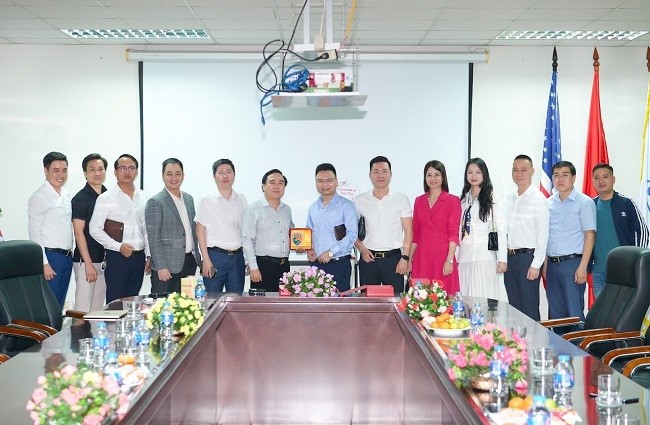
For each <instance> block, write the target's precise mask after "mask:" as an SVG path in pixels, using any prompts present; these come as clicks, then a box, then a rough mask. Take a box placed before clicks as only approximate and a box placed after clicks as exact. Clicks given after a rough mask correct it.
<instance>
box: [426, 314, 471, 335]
mask: <svg viewBox="0 0 650 425" xmlns="http://www.w3.org/2000/svg"><path fill="white" fill-rule="evenodd" d="M421 323H422V326H424V328H425V329H427V330H429V331H431V332H433V334H434V335H436V336H438V337H442V338H458V337H460V336H463V335H464V334H466V333H467V331H468V330H470V328H471V325H470V322H469V319H466V318H464V317H461V318H456V317H454V316H452V315H451V314H449V313H442V314H440V315H438V316H427V317H425V318H424V319H422V321H421Z"/></svg>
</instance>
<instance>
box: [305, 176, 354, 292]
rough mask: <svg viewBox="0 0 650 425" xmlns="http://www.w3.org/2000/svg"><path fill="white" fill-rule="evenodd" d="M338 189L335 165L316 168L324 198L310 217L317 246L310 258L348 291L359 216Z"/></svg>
mask: <svg viewBox="0 0 650 425" xmlns="http://www.w3.org/2000/svg"><path fill="white" fill-rule="evenodd" d="M337 186H338V181H337V180H336V169H335V168H334V166H333V165H332V164H328V163H324V164H320V165H319V166H318V167H316V190H318V193H320V195H321V196H320V197H319V198H318V199H317V200H316V202H314V203H313V204H311V206H310V207H309V213H308V214H307V227H309V228H310V229H312V244H313V248H312V249H310V250H308V251H307V258H308V259H309V261H310V262H311V265H312V266H316V267H318V268H320V269H322V270H323V271H325V272H326V273H329V274H331V275H333V276H334V280H335V281H336V287H337V288H338V290H339V291H347V290H348V289H350V275H351V274H352V265H351V264H350V252H351V251H352V246H353V245H354V242H355V241H356V240H357V233H358V228H357V226H358V223H359V215H358V214H357V209H356V207H355V206H354V204H353V203H352V201H350V200H348V199H346V198H344V197H342V196H341V195H339V194H338V193H336V188H337Z"/></svg>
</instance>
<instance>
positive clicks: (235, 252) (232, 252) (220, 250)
mask: <svg viewBox="0 0 650 425" xmlns="http://www.w3.org/2000/svg"><path fill="white" fill-rule="evenodd" d="M208 249H213V250H215V251H217V252H222V253H224V254H228V255H236V254H239V253H240V252H242V248H241V246H240V247H239V248H237V249H232V250H231V249H223V248H219V247H218V246H211V247H210V248H208Z"/></svg>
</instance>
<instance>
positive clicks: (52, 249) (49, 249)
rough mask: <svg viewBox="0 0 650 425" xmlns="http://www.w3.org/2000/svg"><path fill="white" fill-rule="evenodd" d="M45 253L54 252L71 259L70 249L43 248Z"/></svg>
mask: <svg viewBox="0 0 650 425" xmlns="http://www.w3.org/2000/svg"><path fill="white" fill-rule="evenodd" d="M45 251H49V252H56V253H57V254H61V255H65V256H66V257H72V250H71V249H62V248H45Z"/></svg>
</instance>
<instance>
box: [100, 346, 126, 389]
mask: <svg viewBox="0 0 650 425" xmlns="http://www.w3.org/2000/svg"><path fill="white" fill-rule="evenodd" d="M104 375H107V376H112V377H113V378H115V380H116V381H117V384H118V385H122V373H121V372H120V366H119V365H118V364H117V353H116V352H114V351H111V352H110V353H108V354H107V355H106V366H104Z"/></svg>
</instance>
